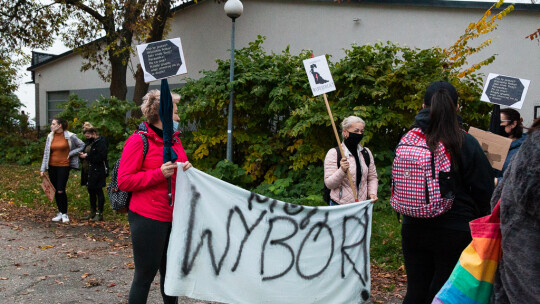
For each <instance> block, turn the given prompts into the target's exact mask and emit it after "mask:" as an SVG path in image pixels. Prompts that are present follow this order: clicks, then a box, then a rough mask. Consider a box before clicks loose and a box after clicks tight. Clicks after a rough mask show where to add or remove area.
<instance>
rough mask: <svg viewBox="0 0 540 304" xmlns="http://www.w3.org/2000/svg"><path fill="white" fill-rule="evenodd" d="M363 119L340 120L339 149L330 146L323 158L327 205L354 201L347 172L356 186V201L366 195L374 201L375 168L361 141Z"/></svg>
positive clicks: (354, 117)
mask: <svg viewBox="0 0 540 304" xmlns="http://www.w3.org/2000/svg"><path fill="white" fill-rule="evenodd" d="M365 126H366V123H365V122H364V120H362V118H360V117H358V116H349V117H347V118H345V119H344V120H343V122H342V123H341V130H342V131H341V134H342V135H343V143H342V144H341V147H342V149H343V151H344V154H345V157H341V153H340V151H339V149H338V148H337V147H336V148H332V149H330V151H328V153H326V158H325V159H324V183H325V185H326V187H328V188H329V189H330V201H329V202H328V204H329V205H330V206H335V205H341V204H349V203H353V202H354V201H355V199H354V193H355V192H354V191H353V189H352V188H351V186H350V185H351V183H350V182H349V180H348V177H347V172H350V176H351V179H352V184H353V185H354V186H355V187H356V190H357V191H356V193H358V201H363V200H367V199H371V200H373V202H375V201H377V188H378V179H377V170H376V168H375V162H374V160H373V155H372V154H371V151H369V149H367V148H365V147H363V146H362V145H361V144H360V141H362V138H363V137H364V129H365Z"/></svg>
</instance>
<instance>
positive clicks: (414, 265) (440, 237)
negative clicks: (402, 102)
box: [401, 81, 494, 304]
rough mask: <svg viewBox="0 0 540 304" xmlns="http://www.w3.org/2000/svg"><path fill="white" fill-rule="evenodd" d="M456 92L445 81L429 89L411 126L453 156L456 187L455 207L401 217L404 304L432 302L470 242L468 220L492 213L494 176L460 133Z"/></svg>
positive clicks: (481, 153) (477, 146)
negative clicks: (429, 215)
mask: <svg viewBox="0 0 540 304" xmlns="http://www.w3.org/2000/svg"><path fill="white" fill-rule="evenodd" d="M457 109H458V93H457V91H456V89H455V87H454V86H453V85H452V84H450V83H448V82H446V81H435V82H433V83H431V84H430V85H429V86H428V88H427V89H426V93H425V95H424V105H423V109H422V110H421V111H420V112H418V114H417V115H416V118H415V122H414V125H413V127H416V128H420V129H422V132H424V134H426V140H427V142H428V145H429V143H430V139H431V138H435V139H437V138H438V141H440V142H442V143H443V144H444V145H445V147H446V149H447V150H448V151H449V152H450V156H451V157H450V158H451V160H452V166H453V168H454V169H452V170H453V171H454V172H455V174H454V177H455V180H456V188H455V192H454V193H455V198H454V202H453V203H452V207H451V208H450V210H448V211H447V212H446V213H444V214H442V215H439V216H437V217H433V218H415V217H411V216H407V215H403V222H402V226H401V236H402V243H401V244H402V249H403V256H404V261H405V271H406V272H407V294H406V295H405V299H404V301H403V303H404V304H424V303H431V302H432V300H433V298H434V297H435V294H436V293H437V292H438V291H439V290H440V289H441V287H442V286H443V285H444V283H445V282H446V280H447V279H448V278H449V277H450V274H451V273H452V270H453V269H454V266H455V265H456V263H457V261H458V260H459V256H460V255H461V252H462V251H463V250H464V249H465V247H467V246H468V245H469V243H470V242H471V241H472V237H471V231H470V228H469V222H470V221H472V220H474V219H476V218H479V217H482V216H485V215H487V214H488V213H489V211H490V199H491V195H492V193H493V188H494V174H493V169H492V167H491V165H490V164H489V161H488V159H487V157H486V155H485V154H484V151H483V150H482V147H481V146H480V144H479V143H478V141H477V140H476V139H475V138H474V137H472V136H471V135H470V134H467V133H465V132H464V131H463V130H461V126H460V125H461V117H459V115H458V114H457V112H456V111H457Z"/></svg>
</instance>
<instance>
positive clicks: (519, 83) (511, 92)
mask: <svg viewBox="0 0 540 304" xmlns="http://www.w3.org/2000/svg"><path fill="white" fill-rule="evenodd" d="M530 83H531V81H530V80H527V79H520V78H514V77H510V76H505V75H498V74H493V73H490V74H489V76H488V78H487V81H486V85H485V86H484V91H483V92H482V97H481V98H480V100H482V101H486V102H489V103H494V104H498V105H502V106H508V107H511V108H515V109H521V107H522V106H523V102H524V101H525V95H527V90H528V89H529V84H530Z"/></svg>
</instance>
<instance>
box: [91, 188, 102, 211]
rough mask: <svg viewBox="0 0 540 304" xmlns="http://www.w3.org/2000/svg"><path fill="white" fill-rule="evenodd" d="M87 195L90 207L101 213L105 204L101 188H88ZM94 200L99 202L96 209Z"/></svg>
mask: <svg viewBox="0 0 540 304" xmlns="http://www.w3.org/2000/svg"><path fill="white" fill-rule="evenodd" d="M88 195H89V196H90V208H91V209H92V211H96V210H97V211H98V212H99V213H103V206H104V205H105V195H103V188H95V189H91V188H88ZM96 200H97V202H98V204H99V206H98V207H99V209H96Z"/></svg>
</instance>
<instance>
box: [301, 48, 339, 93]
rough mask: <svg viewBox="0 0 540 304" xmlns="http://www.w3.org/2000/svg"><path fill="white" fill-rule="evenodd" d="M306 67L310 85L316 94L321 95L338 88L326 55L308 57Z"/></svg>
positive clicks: (305, 62) (305, 61)
mask: <svg viewBox="0 0 540 304" xmlns="http://www.w3.org/2000/svg"><path fill="white" fill-rule="evenodd" d="M303 62H304V68H305V69H306V73H307V75H308V79H309V85H310V86H311V91H312V92H313V95H314V96H319V95H321V94H323V93H328V92H332V91H335V90H336V86H335V85H334V80H333V79H332V74H331V73H330V68H329V67H328V62H327V61H326V56H324V55H322V56H318V57H314V58H310V59H306V60H304V61H303Z"/></svg>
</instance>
